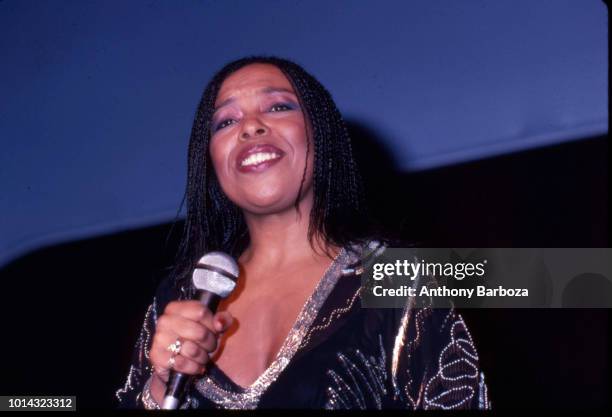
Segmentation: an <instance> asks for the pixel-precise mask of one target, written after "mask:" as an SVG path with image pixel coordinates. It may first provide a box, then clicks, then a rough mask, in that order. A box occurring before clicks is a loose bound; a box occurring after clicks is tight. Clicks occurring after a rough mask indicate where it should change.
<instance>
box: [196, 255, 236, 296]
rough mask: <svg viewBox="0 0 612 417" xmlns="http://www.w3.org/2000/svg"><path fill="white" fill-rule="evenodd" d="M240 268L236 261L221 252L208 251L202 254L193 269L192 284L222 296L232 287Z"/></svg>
mask: <svg viewBox="0 0 612 417" xmlns="http://www.w3.org/2000/svg"><path fill="white" fill-rule="evenodd" d="M239 273H240V270H239V268H238V264H237V263H236V261H235V260H234V259H233V258H232V257H231V256H229V255H228V254H226V253H223V252H209V253H207V254H206V255H204V256H202V257H201V258H200V260H199V261H198V264H197V265H196V268H195V270H194V271H193V285H194V286H195V288H196V289H198V290H206V291H210V292H213V293H215V294H217V295H219V296H221V297H223V298H225V297H227V296H228V295H229V294H230V293H231V292H232V290H233V289H234V287H235V286H236V280H237V279H238V275H239Z"/></svg>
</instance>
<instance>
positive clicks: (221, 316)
mask: <svg viewBox="0 0 612 417" xmlns="http://www.w3.org/2000/svg"><path fill="white" fill-rule="evenodd" d="M233 322H234V318H233V317H232V315H231V314H230V313H229V312H228V311H221V312H219V313H217V314H215V318H214V326H215V330H216V331H217V332H220V333H223V332H225V331H226V330H227V329H228V328H229V327H230V326H231V325H232V323H233Z"/></svg>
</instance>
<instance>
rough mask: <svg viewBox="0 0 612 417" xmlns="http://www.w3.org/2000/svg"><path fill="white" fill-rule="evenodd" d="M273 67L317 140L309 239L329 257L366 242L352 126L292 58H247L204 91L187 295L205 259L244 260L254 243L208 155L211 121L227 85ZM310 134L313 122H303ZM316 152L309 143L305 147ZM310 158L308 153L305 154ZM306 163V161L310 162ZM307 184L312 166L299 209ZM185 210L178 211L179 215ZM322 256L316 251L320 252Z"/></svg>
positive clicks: (194, 158) (184, 264)
mask: <svg viewBox="0 0 612 417" xmlns="http://www.w3.org/2000/svg"><path fill="white" fill-rule="evenodd" d="M255 63H262V64H271V65H274V66H276V67H277V68H279V69H280V70H281V71H282V72H283V74H284V75H285V76H286V77H287V79H288V80H289V82H290V83H291V84H292V86H293V88H294V90H295V91H296V94H297V96H298V100H299V102H300V106H301V107H302V109H303V110H304V115H305V116H304V117H307V118H308V121H310V126H311V127H312V132H307V133H310V134H307V135H306V136H307V138H308V139H307V140H308V141H310V138H311V137H312V139H313V141H314V147H313V148H314V166H313V191H314V193H313V194H314V201H313V206H312V210H311V212H310V219H309V227H308V239H309V241H310V245H311V246H312V247H313V249H315V247H314V244H313V242H314V239H315V237H321V238H322V241H323V243H324V247H325V249H324V251H325V253H326V254H327V255H328V256H329V252H328V251H327V248H328V246H329V245H333V246H338V247H345V246H347V245H350V244H352V243H359V242H365V241H366V240H367V239H368V238H369V234H370V224H369V221H368V215H367V212H366V206H365V198H364V191H363V185H362V183H361V178H360V176H359V173H358V170H357V165H356V162H355V159H354V157H353V151H352V148H351V140H350V137H349V134H348V131H347V127H346V124H345V122H344V120H343V119H342V116H341V114H340V111H339V110H338V108H337V107H336V105H335V103H334V101H333V99H332V97H331V95H330V93H329V92H328V91H327V90H326V89H325V87H323V86H322V85H321V83H319V81H318V80H317V79H315V78H314V77H313V76H312V75H310V74H309V73H307V72H306V71H305V70H304V69H303V68H302V67H300V66H299V65H297V64H295V63H294V62H291V61H289V60H286V59H281V58H277V57H267V56H265V57H264V56H254V57H247V58H242V59H239V60H236V61H233V62H230V63H229V64H227V65H225V66H224V67H223V68H222V69H221V70H220V71H219V72H217V73H216V74H215V75H214V76H213V78H212V80H211V81H210V82H209V83H208V85H207V86H206V88H205V89H204V93H203V95H202V98H201V100H200V103H199V105H198V109H197V111H196V115H195V120H194V122H193V127H192V130H191V137H190V141H189V151H188V168H187V187H186V190H185V195H184V197H183V201H182V203H181V208H182V206H183V204H184V203H185V200H186V201H187V215H186V220H185V224H184V227H183V235H182V238H181V241H180V244H179V249H178V252H177V256H176V259H175V264H174V266H173V271H172V276H173V279H174V283H175V285H176V286H177V288H181V291H182V292H183V294H184V295H185V296H188V295H190V294H187V292H189V291H191V290H188V289H186V288H190V287H191V286H190V285H186V284H187V280H188V279H189V274H190V272H191V271H192V270H193V268H194V267H195V264H196V262H197V261H198V260H199V258H200V257H201V256H202V255H203V254H204V253H206V252H208V251H213V250H219V251H223V252H226V253H228V254H230V255H231V256H233V257H234V258H238V256H239V255H240V253H241V252H242V251H243V250H244V249H245V248H246V246H247V245H248V242H249V236H248V229H247V226H246V222H245V220H244V217H243V214H242V211H241V209H240V208H239V207H238V206H236V205H235V204H234V203H233V202H232V201H230V200H229V198H227V196H226V195H225V194H224V193H223V191H222V189H221V186H220V184H219V181H218V179H217V176H216V173H215V170H214V167H213V165H212V160H211V157H210V153H209V144H210V138H211V119H212V116H213V113H214V107H215V101H216V99H217V94H218V92H219V89H220V87H221V84H222V83H223V81H224V80H225V79H226V78H227V77H228V76H229V75H230V74H232V73H233V72H235V71H237V70H239V69H241V68H242V67H245V66H247V65H249V64H255ZM305 125H306V129H309V127H308V123H305ZM307 149H310V143H308V144H307ZM307 152H308V151H307ZM306 160H307V161H308V155H307V156H306ZM305 179H306V167H305V168H304V174H303V175H302V181H301V184H300V189H299V192H298V200H296V202H295V208H296V210H297V209H298V201H299V196H300V195H301V193H302V186H303V184H304V181H305ZM179 210H180V209H179ZM315 250H316V249H315Z"/></svg>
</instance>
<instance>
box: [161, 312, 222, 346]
mask: <svg viewBox="0 0 612 417" xmlns="http://www.w3.org/2000/svg"><path fill="white" fill-rule="evenodd" d="M157 331H158V333H161V334H164V335H166V337H170V338H171V337H172V336H174V337H175V338H176V337H180V338H182V339H187V340H193V341H199V342H201V341H204V340H205V339H206V338H207V335H208V333H211V330H210V329H209V328H208V327H206V326H205V325H203V324H202V323H201V322H199V321H194V320H190V319H186V318H184V317H182V316H178V315H166V314H164V315H163V316H162V317H160V318H159V319H158V320H157ZM170 343H172V341H170Z"/></svg>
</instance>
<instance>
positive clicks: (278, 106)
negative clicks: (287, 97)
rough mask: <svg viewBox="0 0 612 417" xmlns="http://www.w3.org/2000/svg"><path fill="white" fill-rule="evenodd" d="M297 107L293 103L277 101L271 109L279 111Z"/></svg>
mask: <svg viewBox="0 0 612 417" xmlns="http://www.w3.org/2000/svg"><path fill="white" fill-rule="evenodd" d="M294 108H295V107H294V106H293V105H291V104H287V103H276V104H275V105H273V106H272V107H270V111H271V112H279V111H287V110H293V109H294Z"/></svg>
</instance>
